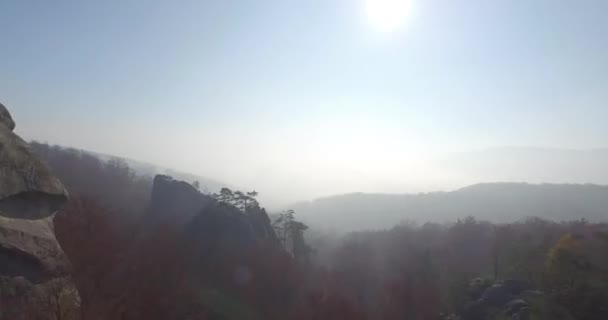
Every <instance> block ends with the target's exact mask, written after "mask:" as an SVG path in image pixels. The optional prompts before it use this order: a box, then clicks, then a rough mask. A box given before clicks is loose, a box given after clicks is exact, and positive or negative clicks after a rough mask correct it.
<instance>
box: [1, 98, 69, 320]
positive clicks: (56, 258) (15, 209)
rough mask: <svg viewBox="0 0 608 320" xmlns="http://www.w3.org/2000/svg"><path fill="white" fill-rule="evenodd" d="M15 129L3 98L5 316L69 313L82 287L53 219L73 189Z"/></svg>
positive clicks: (64, 315)
mask: <svg viewBox="0 0 608 320" xmlns="http://www.w3.org/2000/svg"><path fill="white" fill-rule="evenodd" d="M14 129H15V122H14V121H13V119H12V117H11V115H10V113H9V112H8V110H7V109H6V108H5V107H4V106H3V105H2V104H0V319H2V320H3V319H11V320H19V319H56V317H57V315H56V312H60V313H62V315H61V317H62V318H69V316H68V315H67V313H69V312H70V311H68V309H74V308H75V306H76V304H77V293H76V290H75V289H74V286H73V285H72V283H71V281H69V279H68V278H67V275H68V273H69V262H68V259H67V257H66V256H65V255H64V253H63V251H62V250H61V248H60V246H59V244H58V243H57V240H56V239H55V235H54V232H53V224H52V215H53V214H54V213H55V212H56V211H57V210H58V209H59V208H60V207H61V205H62V204H63V203H64V202H65V201H66V200H67V192H66V191H65V188H64V187H63V185H62V184H61V182H60V181H59V180H58V179H57V178H56V177H55V176H54V175H53V174H52V173H51V171H50V169H49V168H48V167H47V166H46V165H45V164H44V163H43V162H42V161H41V160H40V159H39V158H38V157H36V155H35V154H34V153H33V152H32V151H31V149H30V147H29V146H28V144H27V143H26V142H25V141H23V140H22V139H21V138H20V137H19V136H17V135H16V134H15V133H14V132H13V130H14ZM50 310H52V311H50Z"/></svg>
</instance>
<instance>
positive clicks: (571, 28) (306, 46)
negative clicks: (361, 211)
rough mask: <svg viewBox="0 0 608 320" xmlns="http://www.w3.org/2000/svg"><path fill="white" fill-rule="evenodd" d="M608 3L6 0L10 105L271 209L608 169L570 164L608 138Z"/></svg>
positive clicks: (52, 131)
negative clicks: (513, 168) (253, 194)
mask: <svg viewBox="0 0 608 320" xmlns="http://www.w3.org/2000/svg"><path fill="white" fill-rule="evenodd" d="M606 12H608V1H600V0H582V1H554V0H538V1H528V0H515V1H513V0H509V1H508V0H498V1H487V0H467V1H464V0H424V1H423V0H409V1H408V0H403V1H398V0H375V1H374V0H353V1H350V0H349V1H347V0H312V1H297V2H295V1H282V0H281V1H278V0H277V1H271V0H269V1H259V0H246V1H122V0H120V1H96V2H93V1H39V2H36V3H35V4H34V2H30V1H3V2H2V3H1V4H0V25H1V28H0V39H2V40H1V41H2V47H3V49H2V50H1V51H0V101H1V102H2V103H3V104H4V105H6V106H7V107H8V108H9V109H10V110H11V113H12V115H13V118H15V119H16V121H17V129H16V131H17V132H18V133H19V134H20V135H22V136H23V137H25V138H27V139H32V140H39V141H43V142H49V143H52V144H59V145H63V146H72V147H76V148H82V149H86V150H92V151H96V152H100V153H105V154H111V155H117V156H122V157H127V158H132V159H137V160H141V161H144V162H149V163H153V164H157V165H159V166H163V167H168V168H173V169H177V170H180V171H184V172H190V173H194V174H197V175H200V176H204V177H209V178H212V179H215V180H218V181H221V182H225V183H226V184H228V185H230V186H237V187H240V188H243V189H256V190H258V191H259V192H260V198H261V199H262V200H263V203H264V204H265V205H268V206H269V207H281V206H283V205H286V204H289V203H292V202H295V201H300V200H309V199H313V198H316V197H321V196H327V195H332V194H340V193H348V192H376V193H380V192H391V193H405V192H422V191H432V190H450V189H454V188H459V187H462V186H466V185H468V184H472V183H477V182H484V181H501V180H511V181H530V182H595V183H608V181H606V179H608V177H606V172H607V171H606V170H604V169H605V167H602V166H601V165H598V166H595V167H593V166H590V167H588V168H587V169H585V170H592V171H589V172H584V170H583V171H577V172H574V171H573V170H571V169H572V166H573V165H576V161H578V160H576V159H587V160H588V159H589V157H587V156H586V154H587V153H585V152H604V151H602V150H601V148H604V147H606V146H607V144H606V137H608V125H607V120H606V119H608V107H607V106H606V102H607V101H608V77H606V75H607V74H608V59H606V57H607V56H608V37H607V36H606V34H608V19H606ZM521 147H526V148H521ZM509 150H510V151H509ZM589 150H591V151H589ZM593 150H595V151H593ZM555 152H556V153H567V154H573V155H572V157H571V158H572V159H574V160H572V161H571V162H568V161H566V162H564V163H553V162H551V160H552V159H555V157H553V156H552V155H553V154H554V153H555ZM577 152H579V153H582V155H580V156H578V154H579V153H577ZM604 154H605V152H604ZM502 155H504V156H502ZM525 157H529V158H530V159H531V160H530V161H529V162H525V163H526V164H530V167H529V168H528V170H520V171H518V172H520V173H519V174H511V173H510V171H508V169H509V165H510V164H513V163H519V162H514V161H520V160H521V159H523V158H525ZM470 159H475V161H477V162H475V161H471V160H470ZM497 159H498V160H497ZM501 159H502V160H504V161H505V162H502V163H501V162H500V160H501ZM542 159H544V160H547V161H548V164H544V163H542V164H539V161H541V160H542ZM568 159H570V158H568ZM485 160H487V161H485ZM544 160H542V161H544ZM522 161H523V160H522ZM473 162H475V163H473ZM522 163H523V162H522ZM474 165H477V167H473V166H474ZM523 167H525V164H522V165H521V166H520V167H518V168H523ZM480 168H481V169H480ZM488 168H492V169H496V170H486V169H488ZM543 168H551V170H549V169H546V170H545V169H543ZM589 168H591V169H589ZM575 171H576V170H575Z"/></svg>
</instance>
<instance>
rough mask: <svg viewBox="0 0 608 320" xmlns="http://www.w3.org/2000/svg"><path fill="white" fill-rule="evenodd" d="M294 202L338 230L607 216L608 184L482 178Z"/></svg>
mask: <svg viewBox="0 0 608 320" xmlns="http://www.w3.org/2000/svg"><path fill="white" fill-rule="evenodd" d="M292 208H293V209H294V210H295V211H296V212H297V213H298V215H299V216H300V217H301V218H302V219H303V220H304V221H305V222H307V223H309V224H310V225H311V226H313V227H318V228H322V229H333V230H336V231H352V230H362V229H384V228H390V227H392V226H394V225H395V224H399V223H401V222H406V221H414V222H418V223H425V222H451V221H455V220H456V219H458V218H463V217H466V216H475V217H476V218H478V219H484V220H490V221H494V222H514V221H517V220H521V219H524V218H528V217H540V218H545V219H549V220H555V221H562V220H573V219H583V218H584V219H587V220H590V221H607V220H608V186H603V185H594V184H529V183H512V182H509V183H482V184H475V185H471V186H468V187H464V188H461V189H457V190H455V191H451V192H432V193H420V194H365V193H353V194H345V195H338V196H332V197H326V198H320V199H317V200H314V201H311V202H300V203H297V204H295V205H293V206H292Z"/></svg>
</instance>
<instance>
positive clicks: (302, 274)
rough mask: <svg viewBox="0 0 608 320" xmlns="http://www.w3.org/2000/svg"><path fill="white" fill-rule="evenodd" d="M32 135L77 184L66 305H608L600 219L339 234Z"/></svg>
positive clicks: (502, 314)
mask: <svg viewBox="0 0 608 320" xmlns="http://www.w3.org/2000/svg"><path fill="white" fill-rule="evenodd" d="M31 145H32V148H33V149H34V150H35V151H36V152H37V154H39V155H40V157H41V158H43V159H44V160H45V161H46V162H47V163H48V164H49V165H50V167H51V168H52V169H53V171H54V173H55V174H56V175H57V176H58V177H59V178H60V179H61V180H62V182H63V183H64V184H65V186H66V188H67V190H68V192H69V193H70V199H69V201H68V203H67V204H66V205H65V206H64V207H63V208H62V209H61V210H60V212H59V213H58V214H57V215H56V216H55V218H54V225H55V232H56V235H57V239H58V240H59V243H60V244H61V246H62V248H63V250H64V251H65V253H66V254H67V256H68V257H69V260H70V262H71V264H72V271H71V276H72V279H73V280H74V282H75V284H76V287H77V289H78V293H79V301H78V303H66V302H65V301H63V300H60V299H58V301H57V303H56V305H55V306H54V307H55V309H58V310H59V311H58V312H57V317H56V319H57V320H59V319H62V320H64V319H74V320H76V319H82V320H90V319H93V320H94V319H184V320H186V319H205V320H206V319H294V320H300V319H302V320H305V319H306V320H308V319H311V320H312V319H314V320H339V319H344V320H346V319H354V320H356V319H370V320H371V319H379V320H393V319H395V320H397V319H414V320H416V319H420V320H426V319H429V320H448V319H451V320H456V319H460V320H485V319H491V320H498V319H501V320H502V319H513V320H515V319H519V320H523V319H530V320H532V319H535V320H540V319H556V320H560V319H563V320H604V319H608V305H607V304H606V301H608V225H606V224H604V223H598V222H589V221H587V220H585V219H575V220H572V221H553V220H551V219H547V218H546V217H543V218H539V217H528V218H525V219H518V220H515V221H508V222H501V223H491V222H487V221H484V220H481V219H477V218H476V217H474V216H472V215H463V216H462V217H460V218H457V219H454V221H451V222H449V223H432V222H426V221H417V222H411V223H401V224H398V225H395V226H393V227H389V228H384V229H375V230H369V231H363V230H362V231H356V232H349V233H347V234H331V233H327V232H317V231H316V230H314V229H313V228H309V227H308V226H307V225H306V224H305V223H303V222H302V221H301V219H300V217H299V216H298V212H297V211H295V212H294V211H293V210H286V211H284V212H270V213H267V212H266V210H265V209H264V208H263V204H262V203H259V202H258V200H257V199H256V197H257V193H256V192H255V191H237V190H230V189H228V188H224V189H222V190H220V191H218V192H217V193H213V194H205V193H201V192H200V191H199V189H201V188H200V185H198V183H196V182H194V181H188V182H180V181H177V180H173V179H171V178H170V177H165V176H157V177H148V176H140V175H138V174H137V173H136V172H135V171H133V170H132V169H131V168H129V166H128V165H127V164H126V162H125V161H123V160H120V159H118V158H117V159H110V160H107V161H105V160H100V159H99V158H98V157H96V156H94V155H92V154H89V153H86V152H83V151H79V150H75V149H68V148H62V147H58V146H50V145H47V144H42V143H35V142H34V143H32V144H31ZM201 208H202V209H201ZM485 210H487V211H488V212H492V211H493V210H499V209H498V208H492V207H488V208H485ZM500 210H502V209H500ZM426 214H427V215H430V214H432V213H426ZM344 216H345V217H348V214H347V213H346V214H345V215H344ZM572 216H573V217H575V216H576V212H572ZM346 219H348V218H346ZM504 220H505V221H506V220H508V219H504Z"/></svg>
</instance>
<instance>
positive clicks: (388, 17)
mask: <svg viewBox="0 0 608 320" xmlns="http://www.w3.org/2000/svg"><path fill="white" fill-rule="evenodd" d="M365 1H366V7H365V11H366V14H367V18H368V20H369V22H370V24H371V25H372V26H373V27H374V28H376V29H378V30H380V31H383V32H392V31H395V30H397V29H399V28H400V27H402V26H403V25H404V24H405V23H406V22H407V20H408V18H409V16H410V13H411V9H412V8H411V5H412V4H411V0H365Z"/></svg>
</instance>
